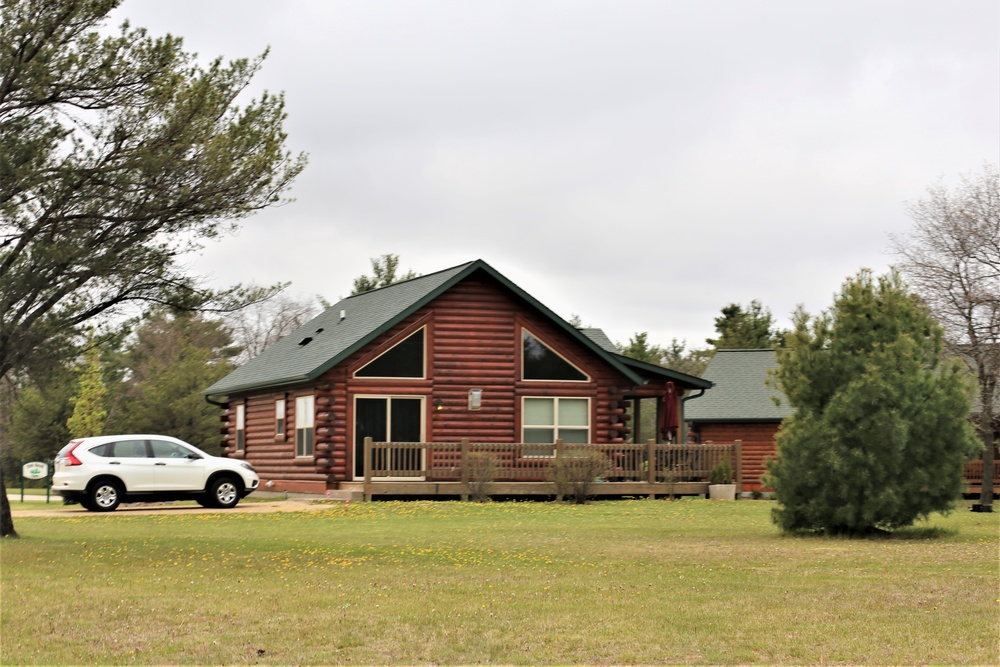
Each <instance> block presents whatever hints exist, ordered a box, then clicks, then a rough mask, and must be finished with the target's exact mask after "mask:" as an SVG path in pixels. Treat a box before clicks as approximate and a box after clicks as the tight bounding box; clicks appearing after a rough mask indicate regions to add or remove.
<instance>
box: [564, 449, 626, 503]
mask: <svg viewBox="0 0 1000 667" xmlns="http://www.w3.org/2000/svg"><path fill="white" fill-rule="evenodd" d="M611 471H612V466H611V462H610V461H608V457H607V456H605V455H604V454H603V453H602V452H598V451H594V450H583V451H571V452H568V453H566V454H564V455H563V456H562V458H559V459H556V460H555V462H553V464H552V469H551V471H550V473H549V476H550V479H551V480H552V482H553V483H554V484H555V487H556V495H558V496H569V497H571V498H573V502H574V503H576V504H577V505H582V504H584V503H585V502H587V498H588V497H589V496H590V494H591V491H592V490H593V488H594V484H595V483H597V480H598V479H600V478H601V477H604V476H606V475H608V474H609V473H611Z"/></svg>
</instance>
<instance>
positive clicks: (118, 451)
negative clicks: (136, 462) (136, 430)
mask: <svg viewBox="0 0 1000 667" xmlns="http://www.w3.org/2000/svg"><path fill="white" fill-rule="evenodd" d="M114 445H115V448H114V456H115V457H117V458H122V459H144V458H146V441H145V440H119V441H118V442H116V443H114Z"/></svg>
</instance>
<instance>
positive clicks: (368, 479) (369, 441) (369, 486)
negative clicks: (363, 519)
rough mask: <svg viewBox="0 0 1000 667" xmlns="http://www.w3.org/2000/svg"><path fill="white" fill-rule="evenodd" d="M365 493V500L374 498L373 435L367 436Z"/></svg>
mask: <svg viewBox="0 0 1000 667" xmlns="http://www.w3.org/2000/svg"><path fill="white" fill-rule="evenodd" d="M363 489H364V493H365V500H366V501H369V500H371V499H372V439H371V436H365V483H364V487H363Z"/></svg>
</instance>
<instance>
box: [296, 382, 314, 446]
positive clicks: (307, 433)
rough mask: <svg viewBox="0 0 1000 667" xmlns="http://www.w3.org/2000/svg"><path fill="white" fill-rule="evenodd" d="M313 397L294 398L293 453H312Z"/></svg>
mask: <svg viewBox="0 0 1000 667" xmlns="http://www.w3.org/2000/svg"><path fill="white" fill-rule="evenodd" d="M313 419H314V416H313V397H312V396H299V397H297V398H296V399H295V455H296V456H312V455H313Z"/></svg>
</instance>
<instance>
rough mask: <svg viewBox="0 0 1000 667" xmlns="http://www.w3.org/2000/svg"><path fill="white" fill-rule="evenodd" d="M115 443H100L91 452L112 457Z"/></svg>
mask: <svg viewBox="0 0 1000 667" xmlns="http://www.w3.org/2000/svg"><path fill="white" fill-rule="evenodd" d="M114 446H115V443H113V442H106V443H104V444H103V445H98V446H97V447H94V448H93V449H91V450H90V453H91V454H93V455H94V456H103V457H104V458H108V457H110V456H111V455H112V454H111V453H112V451H113V450H114Z"/></svg>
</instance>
